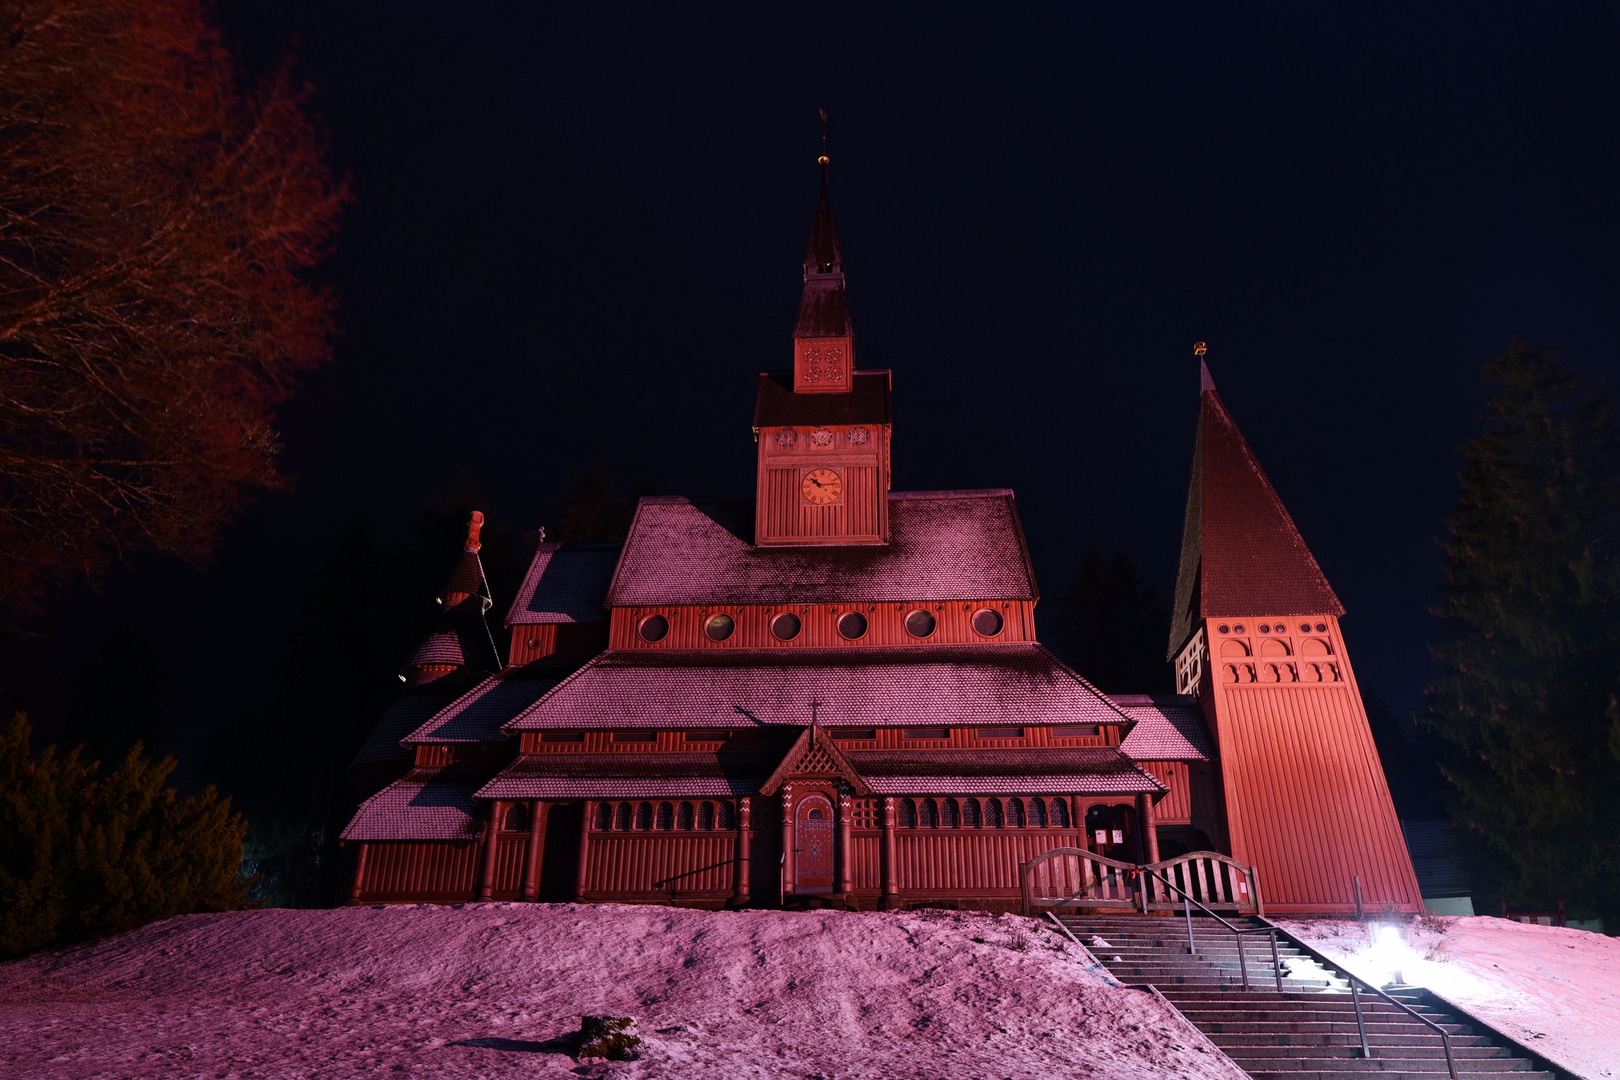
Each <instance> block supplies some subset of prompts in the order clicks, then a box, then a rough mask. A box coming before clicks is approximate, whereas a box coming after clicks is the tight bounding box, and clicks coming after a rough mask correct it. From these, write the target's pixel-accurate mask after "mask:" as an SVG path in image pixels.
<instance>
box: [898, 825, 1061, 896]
mask: <svg viewBox="0 0 1620 1080" xmlns="http://www.w3.org/2000/svg"><path fill="white" fill-rule="evenodd" d="M1082 839H1083V838H1082V837H1081V835H1080V833H1079V832H1078V831H1077V830H1074V829H1001V830H995V831H979V830H973V831H966V830H964V831H961V832H956V831H946V830H939V831H933V830H913V829H902V830H900V832H899V833H898V834H897V835H896V837H895V870H896V877H897V878H898V880H899V885H900V891H901V893H902V895H903V894H905V893H907V892H925V893H946V892H961V893H966V894H979V895H983V894H987V893H1003V894H1006V895H1011V894H1013V893H1017V892H1018V891H1019V889H1020V884H1019V880H1018V866H1019V864H1020V863H1024V862H1028V861H1029V860H1030V859H1033V858H1034V857H1035V856H1037V855H1039V854H1041V853H1042V852H1044V851H1050V850H1051V849H1053V848H1059V847H1083V846H1084V844H1083V842H1082Z"/></svg>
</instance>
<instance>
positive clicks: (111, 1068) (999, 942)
mask: <svg viewBox="0 0 1620 1080" xmlns="http://www.w3.org/2000/svg"><path fill="white" fill-rule="evenodd" d="M1087 962H1088V960H1087V958H1085V957H1084V956H1083V954H1082V953H1081V951H1080V950H1077V949H1075V948H1074V947H1073V946H1071V945H1067V944H1066V943H1065V942H1064V941H1063V939H1061V938H1060V937H1059V936H1058V935H1057V934H1056V933H1055V932H1054V931H1052V930H1051V929H1048V928H1044V927H1042V926H1040V925H1039V924H1036V923H1033V922H1031V921H1029V920H1025V919H1019V918H1016V917H1013V916H1007V917H1002V918H991V917H987V916H979V915H967V914H959V913H954V912H953V913H945V912H937V913H935V912H916V913H908V914H857V913H849V912H834V911H824V912H803V913H794V912H770V911H743V912H702V911H689V910H681V909H671V908H658V907H624V906H614V905H601V906H580V907H575V906H572V905H566V904H561V905H549V904H548V905H536V904H481V905H471V906H466V907H458V908H449V907H427V906H423V907H386V908H347V909H341V910H337V911H285V910H277V911H253V912H235V913H231V914H226V915H194V916H188V917H184V918H178V919H171V920H168V921H166V922H162V923H157V924H154V925H152V926H148V927H145V928H143V929H141V930H137V931H134V932H132V933H129V934H124V935H122V936H119V937H116V938H111V939H108V940H106V941H103V942H100V943H98V944H95V945H91V946H87V947H84V948H80V949H75V950H70V951H67V952H62V953H51V954H43V955H39V956H34V957H28V958H25V959H23V960H19V961H15V962H13V963H10V964H4V965H0V1075H3V1076H8V1077H10V1076H16V1077H30V1078H32V1077H73V1078H89V1077H159V1076H161V1077H166V1078H168V1077H190V1076H208V1077H221V1078H231V1077H277V1078H286V1077H300V1076H319V1077H322V1078H327V1077H334V1078H335V1077H348V1076H367V1075H373V1074H381V1073H388V1074H397V1073H408V1074H410V1075H412V1076H429V1077H438V1076H443V1077H457V1078H461V1077H504V1076H522V1077H525V1078H529V1077H536V1078H544V1077H570V1078H572V1077H574V1076H578V1075H581V1074H583V1075H588V1076H609V1077H681V1078H692V1080H697V1078H702V1077H716V1078H719V1077H724V1078H727V1080H734V1078H740V1077H795V1078H817V1077H819V1078H828V1080H830V1078H834V1077H836V1078H839V1080H843V1078H853V1077H884V1078H902V1077H917V1078H928V1080H938V1078H942V1077H951V1078H962V1080H966V1078H976V1077H984V1078H996V1080H999V1078H1011V1077H1030V1078H1034V1077H1040V1078H1043V1080H1044V1078H1051V1077H1107V1078H1110V1080H1138V1078H1144V1080H1145V1078H1148V1077H1162V1078H1170V1077H1176V1078H1209V1080H1241V1078H1242V1076H1243V1074H1242V1073H1241V1072H1239V1071H1237V1069H1236V1068H1235V1067H1233V1066H1232V1065H1231V1064H1230V1063H1229V1062H1228V1061H1227V1060H1226V1059H1225V1058H1223V1057H1221V1056H1220V1055H1219V1054H1218V1053H1217V1052H1215V1051H1214V1050H1213V1049H1212V1048H1211V1047H1210V1046H1209V1044H1208V1043H1207V1042H1206V1041H1205V1040H1204V1039H1203V1037H1202V1036H1201V1035H1199V1034H1198V1032H1197V1031H1196V1030H1195V1029H1193V1028H1192V1027H1191V1026H1190V1025H1188V1024H1187V1023H1186V1022H1185V1021H1184V1020H1182V1019H1181V1018H1180V1017H1179V1016H1178V1015H1176V1014H1175V1013H1174V1012H1173V1011H1171V1010H1169V1009H1168V1008H1167V1007H1166V1006H1164V1005H1163V1004H1161V1002H1160V1001H1158V1000H1157V999H1155V998H1154V997H1152V996H1150V995H1148V994H1145V993H1142V992H1141V991H1136V990H1126V989H1120V988H1117V987H1113V986H1110V985H1108V984H1107V983H1106V982H1105V981H1104V980H1103V979H1102V978H1100V977H1099V976H1098V975H1097V974H1095V973H1088V972H1087V971H1086V966H1087ZM581 1014H610V1015H617V1016H630V1017H633V1018H634V1019H635V1020H636V1022H637V1024H638V1026H639V1030H640V1033H641V1034H642V1036H643V1037H644V1038H645V1040H646V1042H645V1044H644V1046H643V1051H644V1052H643V1054H642V1057H641V1058H640V1060H638V1061H633V1062H614V1063H601V1064H588V1065H583V1066H582V1065H580V1064H579V1063H578V1062H576V1061H575V1060H574V1059H573V1058H571V1057H569V1056H568V1055H567V1054H565V1053H563V1052H561V1051H559V1050H557V1049H555V1048H554V1047H552V1046H551V1045H549V1044H550V1040H552V1039H554V1038H557V1037H558V1036H561V1035H563V1034H564V1033H566V1032H570V1031H574V1030H577V1028H578V1026H579V1022H580V1016H581Z"/></svg>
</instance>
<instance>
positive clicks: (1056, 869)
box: [1018, 848, 1140, 915]
mask: <svg viewBox="0 0 1620 1080" xmlns="http://www.w3.org/2000/svg"><path fill="white" fill-rule="evenodd" d="M1018 871H1019V872H1018V876H1019V879H1020V880H1021V881H1022V883H1023V896H1024V914H1025V915H1033V914H1035V910H1036V909H1037V908H1041V909H1044V910H1048V911H1050V910H1053V909H1056V908H1138V907H1139V906H1140V901H1139V900H1138V899H1137V896H1138V893H1137V888H1136V879H1137V866H1136V864H1135V863H1128V862H1121V861H1120V860H1118V859H1110V858H1108V857H1107V856H1105V855H1098V854H1096V853H1095V852H1091V851H1087V850H1085V849H1084V848H1053V849H1052V850H1051V851H1047V852H1043V853H1041V854H1040V855H1037V856H1035V857H1034V858H1033V859H1031V860H1029V862H1027V863H1023V864H1022V865H1021V866H1019V868H1018Z"/></svg>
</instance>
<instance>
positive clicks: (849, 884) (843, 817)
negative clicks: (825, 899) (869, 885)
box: [838, 791, 855, 901]
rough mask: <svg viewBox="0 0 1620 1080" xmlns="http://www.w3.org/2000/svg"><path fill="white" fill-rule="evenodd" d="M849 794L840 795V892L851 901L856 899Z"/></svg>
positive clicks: (841, 793)
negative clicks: (852, 864)
mask: <svg viewBox="0 0 1620 1080" xmlns="http://www.w3.org/2000/svg"><path fill="white" fill-rule="evenodd" d="M851 810H852V808H851V807H850V805H849V793H848V792H844V791H840V792H839V793H838V891H839V892H841V893H843V894H844V895H845V896H846V897H848V898H849V899H850V900H851V901H853V900H854V899H855V897H854V892H855V874H854V868H853V867H851V866H850V864H849V862H850V854H851V853H852V851H853V845H852V844H851V843H850V842H849V830H850V814H851Z"/></svg>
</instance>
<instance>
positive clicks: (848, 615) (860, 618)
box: [838, 611, 866, 641]
mask: <svg viewBox="0 0 1620 1080" xmlns="http://www.w3.org/2000/svg"><path fill="white" fill-rule="evenodd" d="M838 632H839V633H840V634H842V635H843V636H844V637H846V638H848V639H849V640H851V641H854V640H855V639H856V638H863V637H865V636H866V616H865V615H862V614H861V613H860V612H858V611H846V612H844V613H843V614H842V615H840V616H838Z"/></svg>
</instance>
